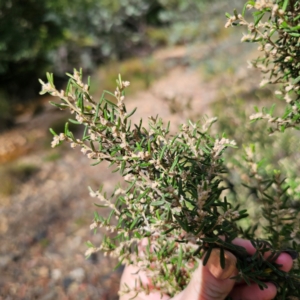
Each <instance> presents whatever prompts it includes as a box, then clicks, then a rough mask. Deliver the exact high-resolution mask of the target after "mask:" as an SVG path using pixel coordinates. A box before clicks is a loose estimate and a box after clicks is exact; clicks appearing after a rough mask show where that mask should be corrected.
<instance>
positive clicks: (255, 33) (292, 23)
mask: <svg viewBox="0 0 300 300" xmlns="http://www.w3.org/2000/svg"><path fill="white" fill-rule="evenodd" d="M247 9H249V10H255V11H254V12H253V13H252V16H253V20H251V21H247V20H246V18H245V12H246V10H247ZM299 12H300V2H299V1H296V0H278V1H256V2H255V1H247V2H246V4H245V7H244V10H243V12H242V14H238V13H237V12H236V11H235V12H234V15H233V16H231V15H229V14H227V18H228V22H227V24H226V27H228V26H230V25H239V26H244V27H247V29H248V33H247V34H244V36H243V38H242V41H243V42H251V43H256V44H258V50H259V51H261V52H262V55H261V56H259V57H258V58H256V59H255V60H253V61H252V62H251V63H250V67H254V68H257V69H259V70H260V71H261V72H262V73H263V80H262V82H261V86H264V85H266V84H273V85H274V86H275V95H276V96H277V97H278V98H279V99H281V100H283V101H285V103H286V106H285V110H284V111H283V113H282V115H281V116H274V106H272V107H271V108H270V109H266V108H263V109H262V112H259V111H258V110H257V113H256V114H254V115H253V116H252V119H253V120H259V119H266V120H268V122H269V124H270V127H269V132H270V133H273V132H275V131H281V132H283V131H284V130H285V129H287V128H296V129H299V128H300V127H299V122H300V104H299V103H300V102H299V100H300V91H299V88H300V86H299V83H300V76H299V67H300V65H299V64H300V62H299V59H298V57H299V37H300V23H299V20H300V18H299Z"/></svg>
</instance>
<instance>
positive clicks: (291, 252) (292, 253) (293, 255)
mask: <svg viewBox="0 0 300 300" xmlns="http://www.w3.org/2000/svg"><path fill="white" fill-rule="evenodd" d="M282 252H283V253H287V254H288V255H289V256H290V257H291V258H292V259H293V260H294V259H297V258H298V257H299V253H298V252H297V251H295V250H293V249H285V250H283V251H282Z"/></svg>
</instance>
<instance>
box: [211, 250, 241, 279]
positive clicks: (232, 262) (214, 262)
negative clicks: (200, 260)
mask: <svg viewBox="0 0 300 300" xmlns="http://www.w3.org/2000/svg"><path fill="white" fill-rule="evenodd" d="M224 256H225V268H224V269H222V267H221V263H220V249H217V248H215V249H213V250H212V251H211V254H210V257H209V259H208V262H207V264H206V267H207V268H208V269H209V271H210V273H211V274H212V275H213V276H214V277H215V278H217V279H221V280H225V279H228V278H230V277H232V276H233V273H234V272H235V270H236V257H235V256H234V255H233V254H232V253H231V252H229V251H225V252H224Z"/></svg>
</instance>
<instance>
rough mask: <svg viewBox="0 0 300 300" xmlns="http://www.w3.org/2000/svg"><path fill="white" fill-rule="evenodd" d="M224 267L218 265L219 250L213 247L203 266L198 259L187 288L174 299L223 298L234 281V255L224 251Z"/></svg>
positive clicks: (219, 299) (221, 299)
mask: <svg viewBox="0 0 300 300" xmlns="http://www.w3.org/2000/svg"><path fill="white" fill-rule="evenodd" d="M224 255H225V268H224V269H222V267H221V265H220V250H219V249H213V250H212V252H211V254H210V257H209V259H208V262H207V264H206V265H205V266H203V264H202V262H201V261H200V263H199V267H198V269H197V270H196V271H195V272H194V274H193V276H192V278H191V281H190V283H189V284H188V286H187V288H186V289H185V290H184V291H183V292H181V293H180V294H179V295H178V296H177V297H176V298H175V299H176V300H177V299H178V300H179V299H180V300H185V299H189V300H223V299H225V298H226V296H227V295H228V294H229V292H230V291H231V290H232V288H233V286H234V284H235V281H234V280H231V279H230V277H232V276H234V275H235V274H236V272H237V270H236V266H235V265H236V257H235V256H234V255H233V254H232V253H231V252H229V251H225V253H224Z"/></svg>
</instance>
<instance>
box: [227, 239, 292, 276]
mask: <svg viewBox="0 0 300 300" xmlns="http://www.w3.org/2000/svg"><path fill="white" fill-rule="evenodd" d="M232 243H233V244H235V245H237V246H241V247H244V248H245V249H246V251H247V252H248V253H249V255H253V254H254V253H255V252H256V249H255V248H254V247H253V245H252V244H251V242H250V241H249V240H244V239H240V238H236V239H234V240H233V241H232ZM270 254H271V252H270V251H268V252H266V253H265V254H264V257H265V258H268V256H270ZM275 262H276V263H277V264H279V265H281V267H280V268H279V269H281V270H283V271H285V272H288V271H290V270H291V268H292V267H293V259H292V257H291V256H290V255H289V254H287V253H285V252H283V253H281V254H280V255H279V257H278V258H277V259H276V261H275Z"/></svg>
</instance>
